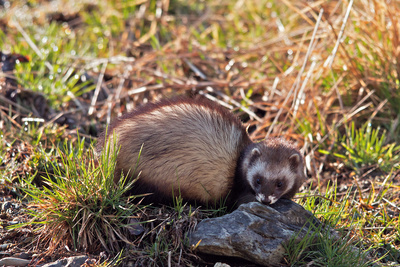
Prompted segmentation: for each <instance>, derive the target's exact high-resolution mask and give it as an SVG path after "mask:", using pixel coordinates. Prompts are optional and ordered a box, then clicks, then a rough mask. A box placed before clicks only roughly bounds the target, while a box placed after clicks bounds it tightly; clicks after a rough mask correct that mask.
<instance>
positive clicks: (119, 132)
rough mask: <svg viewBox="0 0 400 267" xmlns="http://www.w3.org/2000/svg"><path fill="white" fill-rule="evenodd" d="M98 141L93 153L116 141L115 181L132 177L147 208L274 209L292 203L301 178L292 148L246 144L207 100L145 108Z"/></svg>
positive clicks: (240, 130) (233, 119) (281, 143)
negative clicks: (254, 205)
mask: <svg viewBox="0 0 400 267" xmlns="http://www.w3.org/2000/svg"><path fill="white" fill-rule="evenodd" d="M106 133H107V134H106ZM113 134H115V135H116V138H115V139H113ZM98 140H99V142H98V146H97V148H98V150H99V151H101V149H102V148H103V147H104V145H105V142H107V143H110V144H111V143H112V142H113V141H112V140H117V146H118V147H119V148H120V151H119V154H118V155H117V160H116V166H115V182H118V180H119V179H120V178H121V173H122V174H124V175H126V174H129V176H130V177H133V178H136V177H138V179H137V181H136V182H135V183H134V185H133V189H132V190H131V191H132V192H131V193H134V194H143V193H152V194H150V195H149V196H146V197H145V198H144V199H145V200H147V201H146V202H145V203H164V202H165V201H167V202H168V201H169V202H172V199H173V197H174V196H175V197H177V196H181V197H182V199H183V200H186V201H190V202H195V203H199V204H207V205H208V204H217V203H225V204H226V205H227V206H231V207H237V206H239V205H240V204H242V203H247V202H251V201H259V202H261V203H264V204H273V203H275V202H276V201H277V200H278V199H279V198H288V199H290V198H292V197H293V196H294V195H295V194H296V192H297V191H298V189H299V187H300V186H301V184H302V182H303V180H304V179H305V174H304V163H303V161H304V159H303V156H302V155H301V153H300V152H299V150H298V149H296V147H295V146H294V145H293V144H292V143H290V142H288V141H286V140H284V139H282V138H268V139H265V140H264V141H261V142H252V141H251V140H250V137H249V136H248V134H247V131H246V128H245V127H244V126H243V124H242V122H241V121H240V120H239V118H238V117H237V116H235V115H233V114H232V113H231V112H229V111H228V110H226V109H224V108H223V107H221V106H219V105H218V104H216V103H214V102H212V101H210V100H207V99H205V98H194V99H192V98H176V99H170V100H162V101H159V102H156V103H148V104H145V105H143V106H141V107H139V108H137V109H136V110H134V111H133V112H130V113H127V114H125V115H123V116H122V117H120V118H118V119H117V120H116V121H114V122H113V123H112V124H111V125H110V126H109V127H108V129H107V131H105V132H103V133H102V134H101V135H100V137H99V139H98ZM140 151H141V153H140V157H139V152H140Z"/></svg>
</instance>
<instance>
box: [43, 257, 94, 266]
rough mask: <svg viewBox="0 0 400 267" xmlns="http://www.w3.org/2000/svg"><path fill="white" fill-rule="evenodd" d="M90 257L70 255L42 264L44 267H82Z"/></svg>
mask: <svg viewBox="0 0 400 267" xmlns="http://www.w3.org/2000/svg"><path fill="white" fill-rule="evenodd" d="M88 259H89V257H88V256H75V257H69V258H65V259H61V260H58V261H55V262H52V263H47V264H45V265H42V267H80V266H82V265H83V264H84V263H85V262H86V261H87V260H88Z"/></svg>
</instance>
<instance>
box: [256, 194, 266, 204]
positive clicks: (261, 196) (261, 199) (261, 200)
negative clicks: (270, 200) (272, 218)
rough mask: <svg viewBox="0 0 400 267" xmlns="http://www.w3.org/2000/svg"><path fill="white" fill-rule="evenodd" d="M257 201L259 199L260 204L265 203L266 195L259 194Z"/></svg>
mask: <svg viewBox="0 0 400 267" xmlns="http://www.w3.org/2000/svg"><path fill="white" fill-rule="evenodd" d="M256 199H257V201H258V202H260V203H263V202H264V200H265V195H264V194H261V193H258V194H257V195H256Z"/></svg>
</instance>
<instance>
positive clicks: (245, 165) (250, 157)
mask: <svg viewBox="0 0 400 267" xmlns="http://www.w3.org/2000/svg"><path fill="white" fill-rule="evenodd" d="M303 161H304V160H303V157H302V155H301V154H300V152H299V151H298V150H297V149H296V148H295V147H294V146H293V145H292V144H291V143H289V142H288V141H285V140H284V139H280V138H273V139H267V140H265V141H263V142H260V143H256V144H253V145H250V146H249V147H248V148H247V149H246V151H245V152H244V155H243V158H242V162H241V164H242V166H240V168H241V170H242V175H243V177H244V178H245V179H246V182H247V183H248V185H249V187H250V189H251V191H252V193H253V194H254V196H255V199H256V200H257V201H259V202H261V203H264V204H268V205H269V204H273V203H275V202H276V201H277V200H278V199H280V198H281V197H283V198H288V199H290V198H292V197H293V196H294V195H295V194H296V192H297V191H298V189H299V188H300V186H301V184H302V183H303V181H304V179H305V175H304V163H303Z"/></svg>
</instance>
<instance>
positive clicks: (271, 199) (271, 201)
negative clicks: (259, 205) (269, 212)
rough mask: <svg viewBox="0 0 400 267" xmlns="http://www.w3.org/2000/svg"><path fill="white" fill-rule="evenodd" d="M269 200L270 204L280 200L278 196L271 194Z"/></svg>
mask: <svg viewBox="0 0 400 267" xmlns="http://www.w3.org/2000/svg"><path fill="white" fill-rule="evenodd" d="M268 200H269V204H274V203H275V202H276V201H277V200H278V198H276V197H275V196H269V197H268Z"/></svg>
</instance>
